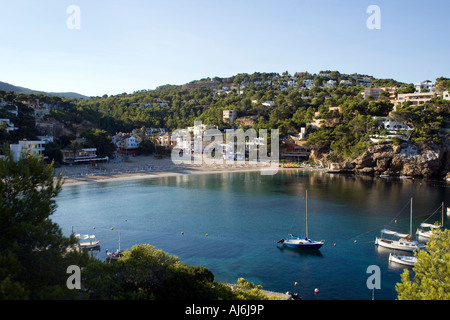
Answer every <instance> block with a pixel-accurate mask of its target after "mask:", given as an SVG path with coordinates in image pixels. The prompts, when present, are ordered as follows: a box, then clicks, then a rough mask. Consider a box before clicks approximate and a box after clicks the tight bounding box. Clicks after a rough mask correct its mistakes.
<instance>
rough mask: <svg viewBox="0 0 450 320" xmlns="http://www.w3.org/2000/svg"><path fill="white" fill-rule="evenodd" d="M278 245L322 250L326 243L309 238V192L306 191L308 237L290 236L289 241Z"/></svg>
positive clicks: (283, 240)
mask: <svg viewBox="0 0 450 320" xmlns="http://www.w3.org/2000/svg"><path fill="white" fill-rule="evenodd" d="M277 243H282V244H283V245H284V246H286V247H290V248H296V249H313V250H318V249H320V248H321V247H322V246H323V245H324V243H325V241H324V240H321V241H314V240H311V239H309V238H308V191H306V236H305V237H303V236H297V235H293V234H289V238H288V239H281V240H279V241H277Z"/></svg>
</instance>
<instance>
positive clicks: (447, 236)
mask: <svg viewBox="0 0 450 320" xmlns="http://www.w3.org/2000/svg"><path fill="white" fill-rule="evenodd" d="M426 248H427V251H428V252H426V251H423V250H421V251H419V252H417V253H415V256H416V257H417V258H418V261H417V263H416V264H415V265H414V268H413V272H414V277H413V278H412V279H410V272H409V270H408V269H405V270H404V272H403V274H402V276H401V280H402V282H401V283H398V284H397V286H396V290H397V293H398V299H399V300H450V230H448V229H447V230H444V231H441V230H439V231H437V232H435V233H434V234H433V236H432V237H431V238H430V240H429V241H428V242H427V245H426Z"/></svg>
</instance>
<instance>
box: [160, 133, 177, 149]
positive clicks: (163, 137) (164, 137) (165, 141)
mask: <svg viewBox="0 0 450 320" xmlns="http://www.w3.org/2000/svg"><path fill="white" fill-rule="evenodd" d="M156 143H157V144H158V145H159V146H161V147H170V146H172V145H173V144H174V141H171V139H170V134H169V133H167V132H161V133H159V134H158V135H157V136H156Z"/></svg>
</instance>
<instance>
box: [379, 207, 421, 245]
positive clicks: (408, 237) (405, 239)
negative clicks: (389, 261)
mask: <svg viewBox="0 0 450 320" xmlns="http://www.w3.org/2000/svg"><path fill="white" fill-rule="evenodd" d="M409 229H410V232H409V234H405V233H399V232H395V231H391V230H388V229H383V230H381V237H376V238H375V244H376V245H379V246H381V247H384V248H388V249H393V250H401V251H409V252H414V251H417V250H421V249H425V245H424V244H421V243H419V242H417V241H414V240H412V239H413V236H412V198H411V212H410V227H409ZM383 234H389V235H393V236H395V237H398V238H399V239H398V240H391V239H385V238H383Z"/></svg>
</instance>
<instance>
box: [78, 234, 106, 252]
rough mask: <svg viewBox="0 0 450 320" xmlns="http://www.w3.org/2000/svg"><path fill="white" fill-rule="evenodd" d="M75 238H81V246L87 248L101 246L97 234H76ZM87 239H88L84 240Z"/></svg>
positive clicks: (79, 244)
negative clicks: (96, 237)
mask: <svg viewBox="0 0 450 320" xmlns="http://www.w3.org/2000/svg"><path fill="white" fill-rule="evenodd" d="M75 238H77V239H79V240H80V241H79V242H78V246H79V247H80V248H86V249H98V248H100V240H96V239H95V235H88V234H86V235H83V236H81V235H80V234H76V235H75ZM83 240H86V241H83Z"/></svg>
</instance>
